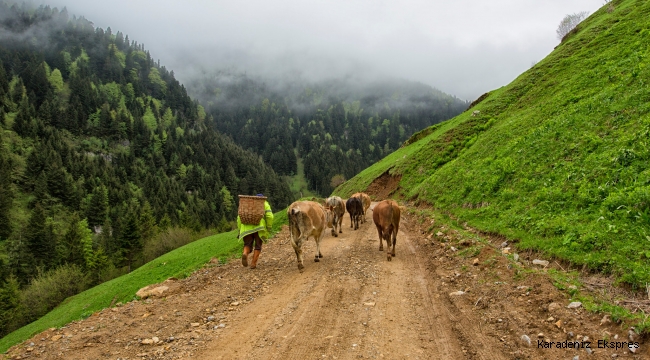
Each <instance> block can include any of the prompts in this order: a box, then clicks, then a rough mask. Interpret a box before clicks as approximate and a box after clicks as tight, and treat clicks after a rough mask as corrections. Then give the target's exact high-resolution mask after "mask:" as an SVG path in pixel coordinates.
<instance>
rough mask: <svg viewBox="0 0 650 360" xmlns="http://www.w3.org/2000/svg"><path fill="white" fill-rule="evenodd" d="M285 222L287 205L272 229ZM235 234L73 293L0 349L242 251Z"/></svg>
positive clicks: (2, 343)
mask: <svg viewBox="0 0 650 360" xmlns="http://www.w3.org/2000/svg"><path fill="white" fill-rule="evenodd" d="M284 224H287V212H286V209H285V210H281V211H279V212H277V213H276V214H274V222H273V232H277V231H278V230H279V229H280V227H281V226H282V225H284ZM236 237H237V231H231V232H227V233H222V234H217V235H213V236H209V237H206V238H203V239H200V240H197V241H194V242H192V243H190V244H187V245H185V246H183V247H181V248H178V249H176V250H174V251H171V252H169V253H167V254H165V255H163V256H161V257H159V258H157V259H155V260H153V261H150V262H148V263H147V264H145V265H143V266H141V267H139V268H138V269H136V270H134V271H133V272H131V273H130V274H127V275H124V276H121V277H119V278H116V279H113V280H111V281H108V282H105V283H103V284H101V285H98V286H95V287H93V288H91V289H88V290H86V291H84V292H82V293H80V294H78V295H75V296H72V297H70V298H68V299H66V300H65V301H64V302H63V303H62V304H61V305H59V306H58V307H57V308H56V309H54V310H52V311H50V312H49V313H48V314H47V315H45V316H43V317H42V318H40V319H38V320H36V321H34V322H33V323H31V324H29V325H26V326H24V327H22V328H20V329H18V330H16V331H14V332H12V333H11V334H9V335H7V336H5V337H4V338H2V339H0V353H3V352H5V351H7V349H8V348H9V347H11V346H13V345H15V344H17V343H19V342H21V341H23V340H26V339H28V338H30V337H31V336H33V335H34V334H37V333H39V332H41V331H43V330H46V329H48V328H51V327H60V326H63V325H65V324H67V323H69V322H71V321H74V320H78V319H80V318H84V317H86V316H88V315H90V314H92V313H93V312H95V311H98V310H101V309H103V308H106V307H108V306H109V305H110V304H111V302H113V303H118V302H127V301H131V300H133V299H135V293H136V292H137V291H138V290H139V289H141V288H143V287H145V286H147V285H150V284H155V283H159V282H161V281H164V280H166V279H168V278H170V277H177V278H183V277H187V276H189V275H191V274H192V272H194V271H195V270H196V269H198V268H200V267H201V266H203V265H204V264H205V263H207V262H208V261H210V259H211V258H213V257H216V258H219V260H220V261H221V262H225V261H226V260H227V259H228V258H230V257H232V256H233V255H238V254H239V252H240V251H241V247H242V246H243V245H242V243H241V242H239V241H238V240H237V239H236Z"/></svg>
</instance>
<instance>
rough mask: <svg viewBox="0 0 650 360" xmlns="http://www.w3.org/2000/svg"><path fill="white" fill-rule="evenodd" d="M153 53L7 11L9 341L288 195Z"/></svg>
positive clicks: (4, 196) (0, 260)
mask: <svg viewBox="0 0 650 360" xmlns="http://www.w3.org/2000/svg"><path fill="white" fill-rule="evenodd" d="M207 122H210V119H209V116H208V115H206V113H205V111H204V109H203V107H202V106H200V105H199V104H198V103H197V102H195V101H193V100H192V99H191V98H190V97H189V96H188V94H187V91H186V89H185V87H184V86H183V85H181V84H180V83H179V82H178V81H177V80H176V79H175V77H174V73H173V72H172V71H168V70H167V69H166V68H165V67H164V66H161V65H160V63H159V62H156V61H154V60H153V58H152V56H151V55H150V53H149V52H148V51H147V50H145V48H144V46H143V45H142V44H138V43H137V42H135V41H131V40H130V39H129V37H128V36H125V35H124V34H122V33H121V32H119V31H118V32H117V33H113V32H112V30H111V29H110V28H107V29H106V30H104V29H101V28H95V27H94V26H93V24H92V23H91V22H89V21H88V20H86V19H84V18H83V17H79V18H77V17H74V16H73V17H71V16H69V15H68V13H67V11H66V9H65V8H64V9H62V10H60V11H59V10H58V9H57V8H50V7H48V6H41V7H39V8H37V9H36V8H31V7H29V6H26V5H24V4H23V5H16V4H13V5H8V4H6V3H4V2H0V336H2V335H4V334H6V333H7V332H9V331H11V330H13V329H15V328H17V327H19V326H21V325H23V324H25V323H27V322H29V321H31V320H34V319H35V318H37V317H39V316H41V315H43V314H44V313H45V312H47V311H49V310H50V309H51V308H52V307H54V306H56V305H57V304H58V303H59V302H60V301H62V300H63V299H65V297H67V296H70V295H73V294H75V293H77V292H79V291H82V290H84V289H86V288H88V287H89V286H92V285H94V284H97V283H99V282H102V281H105V280H107V279H110V278H113V277H115V276H118V275H120V274H123V273H125V272H128V271H130V270H131V269H132V268H134V267H136V266H138V265H141V264H142V263H143V262H145V261H147V260H149V259H151V258H153V257H156V256H159V255H160V254H161V253H163V252H165V251H169V250H171V249H172V248H173V247H175V246H178V245H180V244H183V243H186V242H188V241H191V238H192V236H196V235H192V234H196V233H197V232H200V231H202V230H205V229H212V231H222V230H230V228H231V226H232V225H231V224H232V221H233V220H234V219H235V217H236V211H237V194H255V193H260V192H262V193H265V194H266V195H268V196H269V200H270V203H271V205H272V206H273V207H274V209H277V210H279V209H282V208H283V207H285V206H287V205H288V204H289V203H290V202H291V201H292V198H291V192H290V190H289V187H288V185H287V183H286V181H284V180H283V179H282V178H281V177H280V176H279V175H277V174H276V173H275V172H274V171H273V170H272V168H271V167H270V166H268V165H266V164H265V163H264V162H263V161H262V159H261V158H260V156H259V155H257V154H255V153H253V152H250V151H246V150H243V149H242V148H241V147H239V146H237V145H236V144H235V143H234V142H233V141H232V140H231V139H230V138H228V137H224V136H222V135H220V134H219V133H217V132H216V131H214V129H213V127H212V126H209V124H206V123H207Z"/></svg>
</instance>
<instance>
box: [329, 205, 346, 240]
mask: <svg viewBox="0 0 650 360" xmlns="http://www.w3.org/2000/svg"><path fill="white" fill-rule="evenodd" d="M325 207H326V208H327V209H328V210H329V211H331V212H332V216H333V219H332V236H334V237H338V236H339V235H338V234H337V233H336V227H337V226H338V228H339V233H343V226H342V225H343V215H345V203H344V202H343V199H341V198H340V197H338V196H332V197H328V198H327V200H325Z"/></svg>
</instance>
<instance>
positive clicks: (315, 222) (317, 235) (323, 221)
mask: <svg viewBox="0 0 650 360" xmlns="http://www.w3.org/2000/svg"><path fill="white" fill-rule="evenodd" d="M331 214H332V213H331V212H330V211H329V210H326V209H325V208H323V206H322V205H321V204H319V203H317V202H313V201H296V202H294V203H293V204H291V205H290V206H289V208H287V216H288V217H289V231H290V233H291V246H293V250H294V251H295V252H296V257H297V258H298V270H300V271H301V272H302V270H303V269H304V268H305V266H304V265H303V261H302V243H303V242H304V241H306V240H307V239H309V237H310V236H311V237H313V238H314V240H316V256H315V257H314V261H315V262H318V261H320V258H322V257H323V255H322V254H321V252H320V241H321V240H322V239H323V236H324V235H325V227H326V226H330V227H331V226H332V225H331V224H332V215H331Z"/></svg>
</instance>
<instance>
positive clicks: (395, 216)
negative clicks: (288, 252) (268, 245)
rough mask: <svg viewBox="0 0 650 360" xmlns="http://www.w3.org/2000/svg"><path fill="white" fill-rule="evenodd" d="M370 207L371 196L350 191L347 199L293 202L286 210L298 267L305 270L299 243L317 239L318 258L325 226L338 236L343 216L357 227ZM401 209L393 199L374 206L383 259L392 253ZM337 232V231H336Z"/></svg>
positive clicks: (373, 215) (362, 221)
mask: <svg viewBox="0 0 650 360" xmlns="http://www.w3.org/2000/svg"><path fill="white" fill-rule="evenodd" d="M369 208H370V196H368V195H367V194H365V193H356V194H353V195H352V196H351V197H350V198H349V199H348V200H347V201H345V202H344V201H343V199H341V198H340V197H338V196H332V197H329V198H327V199H326V200H325V205H324V206H323V205H322V204H320V203H318V202H315V201H296V202H294V203H293V204H291V205H290V206H289V208H288V209H287V215H288V217H289V231H290V233H291V245H292V246H293V249H294V250H295V251H296V257H297V259H298V269H299V270H300V271H302V270H303V269H304V267H305V266H304V265H303V257H302V244H303V243H304V242H305V241H307V239H308V238H309V237H313V238H314V240H316V255H315V257H314V261H316V262H318V261H320V258H322V257H323V254H321V252H320V242H321V240H322V239H323V237H324V236H325V232H326V228H328V227H329V228H332V236H334V237H338V234H339V233H343V228H342V224H343V215H345V212H346V211H347V212H348V213H349V214H350V227H351V228H353V229H354V230H357V229H359V223H365V222H366V213H367V211H368V209H369ZM399 219H400V209H399V206H398V205H397V203H396V202H395V201H393V200H384V201H381V202H379V203H378V204H377V205H376V206H375V207H374V209H373V212H372V220H373V222H374V223H375V226H376V227H377V233H378V234H379V251H383V250H384V244H383V241H384V240H385V241H386V259H387V260H388V261H390V260H391V258H392V257H393V256H395V243H396V241H397V231H398V230H399ZM337 231H338V233H337Z"/></svg>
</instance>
